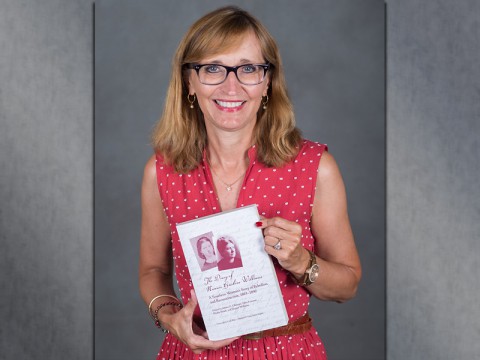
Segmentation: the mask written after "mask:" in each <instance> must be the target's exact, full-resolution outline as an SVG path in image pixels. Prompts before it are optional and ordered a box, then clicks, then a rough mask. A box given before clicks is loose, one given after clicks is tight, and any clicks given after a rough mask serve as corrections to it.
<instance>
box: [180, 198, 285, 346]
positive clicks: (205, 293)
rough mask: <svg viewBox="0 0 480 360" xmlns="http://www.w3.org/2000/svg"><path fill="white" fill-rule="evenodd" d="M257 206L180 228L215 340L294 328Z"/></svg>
mask: <svg viewBox="0 0 480 360" xmlns="http://www.w3.org/2000/svg"><path fill="white" fill-rule="evenodd" d="M259 219H260V217H259V215H258V210H257V206H256V205H250V206H246V207H242V208H237V209H234V210H230V211H225V212H221V213H218V214H214V215H210V216H206V217H203V218H199V219H195V220H191V221H187V222H184V223H180V224H177V231H178V235H179V237H180V242H181V244H182V248H183V252H184V254H185V257H186V261H187V265H188V269H189V271H190V275H191V277H192V282H193V286H194V288H195V292H196V295H197V298H198V302H199V306H200V310H201V312H202V316H203V320H204V322H205V326H206V330H207V333H208V337H209V339H210V340H222V339H226V338H230V337H235V336H240V335H245V334H249V333H252V332H257V331H262V330H267V329H271V328H275V327H279V326H283V325H286V324H287V323H288V315H287V311H286V308H285V304H284V302H283V297H282V293H281V291H280V286H279V284H278V280H277V276H276V274H275V269H274V266H273V263H272V260H271V258H270V256H269V255H268V254H267V253H266V252H265V250H264V246H265V245H264V241H263V234H262V231H261V229H259V228H257V227H256V226H255V222H257V221H259Z"/></svg>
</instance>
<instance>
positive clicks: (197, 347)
mask: <svg viewBox="0 0 480 360" xmlns="http://www.w3.org/2000/svg"><path fill="white" fill-rule="evenodd" d="M237 339H239V336H237V337H233V338H228V339H224V340H215V341H212V340H207V339H204V338H199V337H197V338H195V340H194V341H192V344H191V347H190V348H191V349H192V350H194V351H198V352H202V351H204V350H217V349H220V348H222V347H225V346H227V345H230V344H231V343H232V342H233V341H235V340H237ZM198 352H197V353H198Z"/></svg>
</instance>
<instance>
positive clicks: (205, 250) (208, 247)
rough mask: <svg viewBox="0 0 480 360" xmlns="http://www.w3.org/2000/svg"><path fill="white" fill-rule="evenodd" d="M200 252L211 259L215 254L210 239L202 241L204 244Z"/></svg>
mask: <svg viewBox="0 0 480 360" xmlns="http://www.w3.org/2000/svg"><path fill="white" fill-rule="evenodd" d="M200 252H201V253H202V255H203V256H204V257H205V258H206V259H209V258H211V257H212V256H213V255H215V252H214V251H213V246H212V244H210V241H206V240H205V241H203V242H202V245H201V246H200Z"/></svg>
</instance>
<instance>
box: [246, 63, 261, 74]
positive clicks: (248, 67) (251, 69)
mask: <svg viewBox="0 0 480 360" xmlns="http://www.w3.org/2000/svg"><path fill="white" fill-rule="evenodd" d="M255 71H257V67H256V66H255V65H252V64H247V65H243V66H242V72H244V73H247V74H249V73H254V72H255Z"/></svg>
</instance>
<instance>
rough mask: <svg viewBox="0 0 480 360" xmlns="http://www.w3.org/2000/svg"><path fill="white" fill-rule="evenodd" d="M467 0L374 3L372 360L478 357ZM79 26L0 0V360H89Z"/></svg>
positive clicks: (64, 5)
mask: <svg viewBox="0 0 480 360" xmlns="http://www.w3.org/2000/svg"><path fill="white" fill-rule="evenodd" d="M352 1H353V0H352ZM479 6H480V4H479V3H478V2H477V1H474V0H459V1H455V2H452V1H449V0H435V1H433V0H425V1H422V2H419V1H412V0H389V1H388V2H387V52H388V55H387V105H388V108H387V132H386V134H387V225H388V226H387V239H388V241H387V270H388V271H387V275H388V276H387V300H388V302H387V305H388V306H387V314H388V319H387V340H388V341H387V355H388V356H387V358H388V360H397V359H398V360H405V359H411V360H417V359H426V360H430V359H431V360H437V359H462V360H471V359H475V358H478V357H479V356H480V343H479V342H478V336H479V333H480V328H479V326H480V325H479V321H478V320H477V319H479V318H480V308H479V307H478V305H477V303H476V299H477V298H478V295H479V293H478V289H479V288H480V286H479V285H480V284H479V279H478V265H479V263H478V262H479V260H478V254H479V253H480V248H479V247H480V246H479V242H478V239H479V238H480V225H479V222H478V215H479V205H478V198H479V196H478V195H479V194H478V178H479V177H480V176H479V175H480V174H479V169H480V166H479V158H480V154H479V152H480V146H479V144H478V134H479V130H480V129H479V118H480V101H479V92H478V88H479V86H478V83H479V80H478V79H479V78H480V68H479V67H478V63H479V60H480V59H479V57H480V54H479V48H478V39H479V38H480V28H479V23H478V16H479V13H480V9H479ZM272 7H273V6H272ZM272 11H273V10H272ZM92 24H93V16H92V2H91V1H87V0H44V1H42V2H41V3H40V2H38V1H33V0H17V1H15V2H11V1H6V0H5V1H4V0H0V49H1V56H0V201H1V206H0V241H1V250H0V286H1V296H0V318H1V320H2V322H1V325H0V358H1V359H30V358H38V359H82V360H84V359H93V321H92V319H93V307H92V295H93V291H92V290H93V289H92V274H93V271H92V270H93V269H92V265H93V253H92V249H93V243H92V239H93V206H92V188H93V167H92V139H93V132H92V128H93V126H92V98H93V96H92V74H93V65H92V49H93V47H92ZM331 145H333V143H331ZM335 145H339V144H335ZM332 150H333V149H332ZM132 241H133V240H132ZM116 254H117V253H116V251H115V248H113V249H112V256H115V255H116ZM113 300H114V299H112V301H113ZM122 315H124V314H121V313H119V316H122ZM146 331H147V332H148V333H149V334H150V333H151V329H146Z"/></svg>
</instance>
